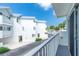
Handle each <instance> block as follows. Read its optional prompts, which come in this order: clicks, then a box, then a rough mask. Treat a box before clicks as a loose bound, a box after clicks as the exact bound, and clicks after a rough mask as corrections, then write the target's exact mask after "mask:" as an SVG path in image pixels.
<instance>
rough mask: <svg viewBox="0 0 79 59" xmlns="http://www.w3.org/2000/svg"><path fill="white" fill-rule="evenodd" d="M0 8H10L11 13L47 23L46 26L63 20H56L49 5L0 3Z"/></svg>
mask: <svg viewBox="0 0 79 59" xmlns="http://www.w3.org/2000/svg"><path fill="white" fill-rule="evenodd" d="M0 6H7V7H10V8H11V10H12V12H13V13H20V14H22V15H25V16H34V17H36V18H37V19H38V20H45V21H47V25H48V26H50V25H58V24H59V23H61V22H62V21H64V18H57V17H56V16H55V11H54V9H53V7H52V5H51V4H43V3H38V4H35V3H2V4H1V3H0Z"/></svg>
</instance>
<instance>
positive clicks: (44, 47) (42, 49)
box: [24, 32, 59, 56]
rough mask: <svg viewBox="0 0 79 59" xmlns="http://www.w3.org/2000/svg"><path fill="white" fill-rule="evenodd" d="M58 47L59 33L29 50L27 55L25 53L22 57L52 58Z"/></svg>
mask: <svg viewBox="0 0 79 59" xmlns="http://www.w3.org/2000/svg"><path fill="white" fill-rule="evenodd" d="M58 45H59V32H57V33H55V35H54V36H52V37H50V38H48V39H47V40H45V41H43V42H42V43H41V44H40V45H38V46H36V47H35V48H33V49H31V50H30V51H29V52H28V53H25V54H24V56H54V55H56V52H57V48H58Z"/></svg>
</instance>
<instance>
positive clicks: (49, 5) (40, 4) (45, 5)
mask: <svg viewBox="0 0 79 59" xmlns="http://www.w3.org/2000/svg"><path fill="white" fill-rule="evenodd" d="M37 4H38V5H39V6H40V7H42V8H44V9H45V10H48V9H49V8H51V7H52V5H51V3H37Z"/></svg>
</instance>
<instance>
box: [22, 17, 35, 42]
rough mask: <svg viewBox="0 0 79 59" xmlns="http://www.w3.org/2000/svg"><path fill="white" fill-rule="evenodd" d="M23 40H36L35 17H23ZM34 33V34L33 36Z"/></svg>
mask: <svg viewBox="0 0 79 59" xmlns="http://www.w3.org/2000/svg"><path fill="white" fill-rule="evenodd" d="M21 25H22V32H23V34H22V35H23V41H24V42H29V43H30V42H35V39H36V36H35V30H34V27H35V23H34V20H33V19H30V20H29V19H27V18H26V19H21ZM33 34H34V36H32V35H33Z"/></svg>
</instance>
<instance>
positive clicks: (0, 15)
mask: <svg viewBox="0 0 79 59" xmlns="http://www.w3.org/2000/svg"><path fill="white" fill-rule="evenodd" d="M11 17H12V15H11V10H10V8H9V7H0V43H3V44H6V43H8V42H10V40H11V37H12V36H13V20H12V18H11Z"/></svg>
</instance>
